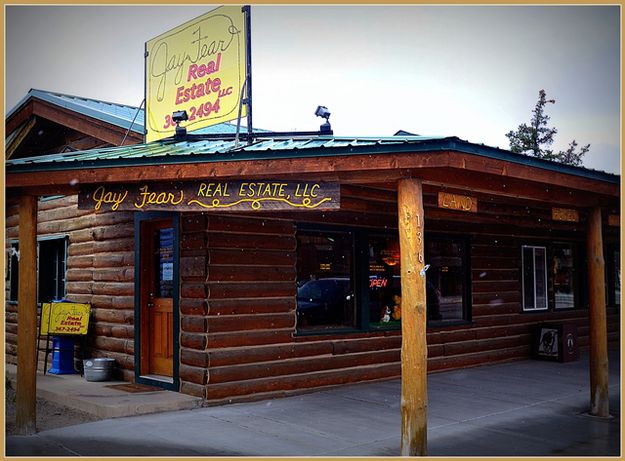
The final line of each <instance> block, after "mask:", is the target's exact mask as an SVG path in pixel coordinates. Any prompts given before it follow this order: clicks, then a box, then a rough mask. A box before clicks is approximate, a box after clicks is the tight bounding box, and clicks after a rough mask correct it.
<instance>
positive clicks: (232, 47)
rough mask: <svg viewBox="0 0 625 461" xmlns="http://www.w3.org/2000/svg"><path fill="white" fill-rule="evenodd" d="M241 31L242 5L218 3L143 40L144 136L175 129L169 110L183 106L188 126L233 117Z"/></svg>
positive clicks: (242, 64) (240, 80)
mask: <svg viewBox="0 0 625 461" xmlns="http://www.w3.org/2000/svg"><path fill="white" fill-rule="evenodd" d="M245 34H246V32H245V14H244V13H243V12H242V8H241V6H240V5H239V6H221V7H219V8H216V9H214V10H212V11H210V12H208V13H206V14H205V15H202V16H200V17H198V18H196V19H193V20H191V21H189V22H186V23H184V24H182V25H180V26H178V27H176V28H174V29H172V30H170V31H168V32H165V33H164V34H161V35H159V36H158V37H156V38H153V39H152V40H149V41H148V42H147V43H146V44H145V48H146V50H145V51H146V61H145V129H146V135H145V136H146V139H145V140H146V142H151V141H156V140H158V139H162V138H167V137H170V136H173V135H174V133H175V130H176V123H175V122H174V120H173V119H172V114H173V112H178V111H183V110H184V111H186V112H187V116H188V117H189V120H188V121H186V122H185V123H184V124H183V126H184V127H185V128H187V131H189V132H191V131H193V130H197V129H199V128H204V127H207V126H210V125H215V124H218V123H223V122H227V121H230V120H234V119H236V118H238V115H239V103H240V101H241V93H242V88H243V84H244V82H245V75H246V39H248V37H245ZM245 115H246V108H245V106H244V107H243V108H242V113H241V117H244V116H245Z"/></svg>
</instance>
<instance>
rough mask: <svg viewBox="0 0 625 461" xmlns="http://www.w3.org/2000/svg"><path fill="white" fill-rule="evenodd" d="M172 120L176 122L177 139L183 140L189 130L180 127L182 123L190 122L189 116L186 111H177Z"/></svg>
mask: <svg viewBox="0 0 625 461" xmlns="http://www.w3.org/2000/svg"><path fill="white" fill-rule="evenodd" d="M171 119H172V120H173V121H174V122H176V135H175V136H176V138H181V137H183V136H186V134H187V129H186V128H185V127H183V126H180V122H183V121H185V120H189V116H188V115H187V111H186V110H177V111H175V112H174V113H173V114H171Z"/></svg>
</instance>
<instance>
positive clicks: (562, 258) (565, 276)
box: [552, 243, 575, 309]
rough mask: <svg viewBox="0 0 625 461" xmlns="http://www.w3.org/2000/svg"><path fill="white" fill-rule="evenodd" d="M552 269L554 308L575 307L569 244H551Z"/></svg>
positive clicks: (572, 264)
mask: <svg viewBox="0 0 625 461" xmlns="http://www.w3.org/2000/svg"><path fill="white" fill-rule="evenodd" d="M552 270H553V291H554V295H555V306H556V309H570V308H573V307H575V264H574V255H573V247H572V246H571V245H568V244H561V243H556V244H554V245H553V260H552Z"/></svg>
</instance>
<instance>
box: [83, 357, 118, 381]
mask: <svg viewBox="0 0 625 461" xmlns="http://www.w3.org/2000/svg"><path fill="white" fill-rule="evenodd" d="M82 364H83V369H84V371H85V379H86V380H87V381H110V380H111V378H112V376H113V370H114V368H115V359H107V358H98V359H87V360H83V361H82Z"/></svg>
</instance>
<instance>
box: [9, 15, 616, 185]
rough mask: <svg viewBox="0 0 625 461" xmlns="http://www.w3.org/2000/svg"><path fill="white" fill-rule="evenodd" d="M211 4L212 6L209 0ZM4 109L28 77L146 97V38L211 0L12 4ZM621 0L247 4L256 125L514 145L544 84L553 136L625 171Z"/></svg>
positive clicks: (590, 163) (132, 101)
mask: <svg viewBox="0 0 625 461" xmlns="http://www.w3.org/2000/svg"><path fill="white" fill-rule="evenodd" d="M215 6H216V5H215ZM5 8H6V9H5V114H6V113H7V112H8V111H9V110H11V109H12V108H13V107H14V106H15V105H16V104H17V103H18V102H19V100H20V99H22V98H23V97H24V96H25V95H26V93H27V92H28V90H29V89H30V88H38V89H42V90H48V91H54V92H60V93H66V94H71V95H75V96H82V97H87V98H94V99H101V100H105V101H111V102H117V103H123V104H129V105H133V106H139V105H140V104H141V102H142V100H143V97H144V81H143V79H144V69H143V66H144V58H143V54H144V44H145V42H146V41H148V40H150V39H152V38H154V37H156V36H158V35H160V34H162V33H163V32H165V31H167V30H169V29H172V28H174V27H176V26H177V25H180V24H182V23H183V22H185V21H188V20H190V19H193V18H195V17H197V16H200V15H201V14H204V13H206V12H208V11H209V10H211V9H213V8H214V6H210V5H202V6H163V5H158V6H157V5H151V6H44V5H38V6H5ZM620 42H621V40H620V19H619V7H618V6H599V5H597V6H421V5H404V6H361V5H353V6H333V5H319V6H303V5H302V6H298V5H280V6H264V5H254V6H252V73H253V119H254V126H255V127H258V128H264V129H270V130H274V131H294V130H298V131H308V130H317V129H318V128H319V125H320V124H321V123H322V122H323V120H322V119H320V118H317V117H315V115H314V111H315V109H316V107H317V106H318V105H324V106H326V107H328V109H329V110H330V112H331V114H332V115H331V117H330V123H331V124H332V128H333V130H334V134H335V135H337V136H390V135H393V134H394V133H395V132H396V131H398V130H400V129H401V130H405V131H408V132H411V133H415V134H420V135H430V136H458V137H459V138H461V139H465V140H468V141H470V142H474V143H483V144H486V145H490V146H495V147H501V148H504V149H507V148H508V147H509V142H508V139H507V138H506V137H505V134H506V133H507V132H508V131H510V130H514V129H516V128H517V127H518V125H519V124H521V123H524V122H529V120H530V117H531V111H532V109H533V108H534V105H535V104H536V101H537V99H538V92H539V90H541V89H544V90H545V91H546V92H547V96H548V98H553V99H555V100H556V103H555V104H553V105H548V106H547V114H548V115H550V117H551V120H550V124H551V125H552V126H555V127H556V128H557V129H558V133H557V135H556V138H555V143H554V145H553V147H554V148H555V150H564V149H566V148H567V146H568V144H569V143H570V142H571V141H572V140H573V139H575V140H577V142H578V144H580V145H585V144H591V147H590V152H589V153H588V154H587V155H586V157H585V160H584V166H586V167H589V168H594V169H599V170H603V171H609V172H614V173H618V172H619V171H620V101H621V94H620V55H621V50H620Z"/></svg>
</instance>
